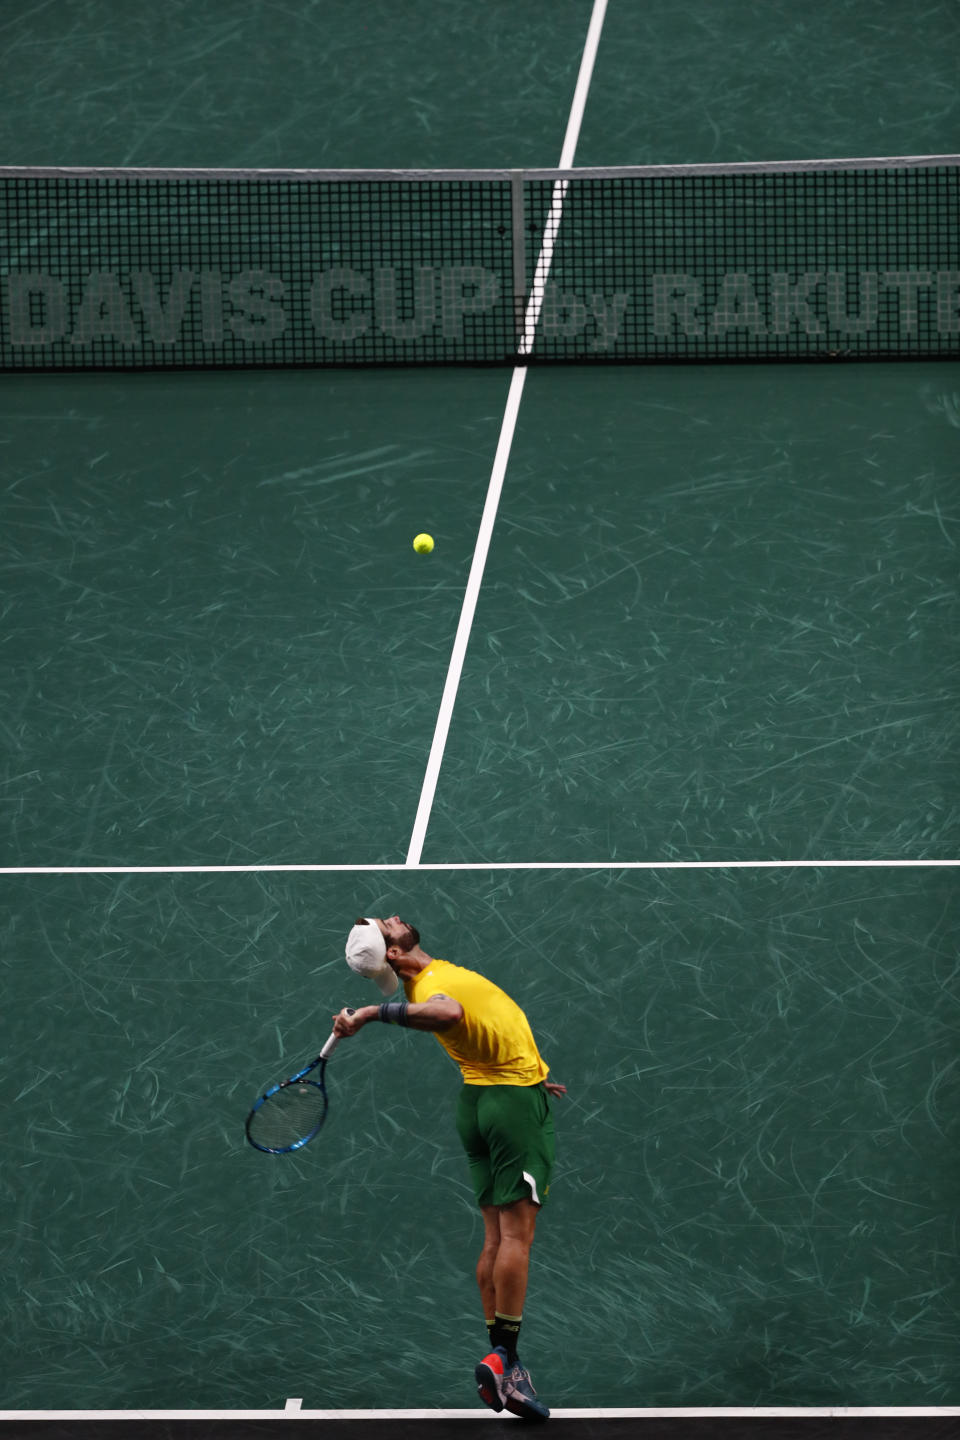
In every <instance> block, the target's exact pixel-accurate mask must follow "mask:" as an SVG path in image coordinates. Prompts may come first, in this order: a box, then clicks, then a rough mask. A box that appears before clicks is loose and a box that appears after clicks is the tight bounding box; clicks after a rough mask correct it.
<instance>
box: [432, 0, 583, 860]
mask: <svg viewBox="0 0 960 1440" xmlns="http://www.w3.org/2000/svg"><path fill="white" fill-rule="evenodd" d="M606 13H607V0H594V6H593V11H592V14H591V16H590V24H589V26H588V27H587V38H586V40H585V42H584V47H583V55H582V56H581V58H580V73H579V75H578V76H577V84H576V89H575V90H574V92H573V103H572V104H571V106H570V116H569V119H568V120H567V132H566V135H565V136H564V140H563V149H562V150H561V152H560V167H559V168H560V169H561V170H569V169H571V168H572V166H573V157H574V155H575V154H576V149H577V141H578V140H579V138H580V126H581V124H582V123H583V112H584V110H585V108H586V104H587V95H588V93H589V91H590V81H591V79H592V78H593V66H594V61H595V60H596V58H597V47H598V46H599V44H600V34H601V31H602V30H603V21H604V17H605V15H606ZM566 193H567V184H566V181H563V180H558V181H557V183H556V185H555V186H554V189H553V197H552V202H551V206H550V213H549V215H548V217H547V222H546V225H545V227H544V239H543V246H542V248H541V251H540V255H539V258H538V260H537V266H536V271H535V274H534V285H533V291H532V294H531V298H530V302H529V304H528V306H527V311H526V315H525V317H524V327H523V336H522V337H521V340H520V343H519V353H520V354H521V355H529V354H530V351H531V350H532V349H533V341H534V336H535V334H536V328H537V321H538V320H539V318H540V308H541V306H542V304H543V295H544V288H545V286H546V281H547V276H548V275H549V273H550V265H551V263H552V261H553V251H554V247H555V245H556V238H557V232H558V229H559V226H560V216H561V213H562V210H563V201H564V197H565V195H566ZM526 378H527V369H526V366H518V367H517V368H516V369H515V370H514V372H513V375H512V377H511V379H510V390H509V392H508V394H507V405H506V409H505V411H504V415H503V423H502V425H501V427H500V440H499V442H498V444H497V453H496V455H495V456H494V461H493V470H492V472H491V474H490V484H489V486H488V488H487V498H486V502H485V504H484V507H483V514H482V516H481V518H480V530H479V532H478V534H477V543H476V547H475V549H474V552H473V562H472V564H471V566H470V574H469V576H468V578H467V588H466V591H465V592H464V597H463V606H462V609H461V611H460V623H459V624H458V626H457V633H456V637H455V639H454V642H453V651H452V653H451V655H450V665H449V667H448V669H447V678H446V682H445V684H444V687H443V695H442V696H441V699H440V710H439V713H438V715H437V724H436V728H435V730H434V734H433V744H432V745H431V747H430V755H429V758H428V760H427V769H426V774H425V775H424V777H423V787H422V789H421V791H420V803H419V805H418V806H417V815H416V819H415V820H414V824H413V833H412V834H411V836H410V845H409V848H408V850H407V858H406V864H407V865H413V866H416V865H419V864H420V857H421V855H422V854H423V842H424V839H425V838H426V833H427V826H428V825H429V823H430V815H431V812H432V810H433V801H434V797H435V795H436V791H437V780H438V778H439V775H440V766H441V765H442V764H443V754H444V750H445V749H446V745H447V736H448V735H449V733H450V721H451V719H452V718H453V707H454V705H455V704H456V699H457V691H458V690H459V688H460V677H461V675H462V674H463V662H464V659H465V657H466V653H467V645H468V644H469V641H470V632H471V630H472V628H473V619H474V615H475V614H476V609H477V600H478V598H479V595H480V584H481V581H482V580H483V572H484V569H485V567H486V563H487V555H488V554H489V551H490V541H491V538H492V536H493V526H494V522H495V521H496V518H497V510H498V508H499V505H500V494H501V491H502V490H503V481H504V476H505V475H506V473H507V463H508V461H509V459H510V450H511V447H512V445H513V436H514V431H515V430H516V426H517V415H518V413H519V410H520V401H521V399H522V397H523V387H524V383H525V381H526Z"/></svg>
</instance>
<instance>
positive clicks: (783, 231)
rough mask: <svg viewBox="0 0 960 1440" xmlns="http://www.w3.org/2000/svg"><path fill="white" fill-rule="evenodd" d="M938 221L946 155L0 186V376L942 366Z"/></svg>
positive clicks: (944, 332)
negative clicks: (635, 364) (213, 370)
mask: <svg viewBox="0 0 960 1440" xmlns="http://www.w3.org/2000/svg"><path fill="white" fill-rule="evenodd" d="M958 221H960V169H958V163H957V162H956V160H955V158H954V157H939V160H938V161H936V162H935V161H933V160H931V162H930V163H916V164H915V163H910V164H903V165H897V164H886V165H881V164H880V163H879V162H870V161H858V162H855V163H854V162H851V164H850V167H849V168H836V167H835V166H826V167H825V168H817V167H816V166H810V167H796V168H783V167H781V168H779V169H778V168H776V167H752V168H749V169H747V170H744V169H743V168H742V167H740V168H739V169H737V168H732V169H730V170H726V171H725V170H721V169H710V170H709V171H707V170H704V169H702V168H701V169H699V170H698V169H696V168H695V167H690V168H687V169H685V170H683V169H678V170H664V171H661V172H656V173H654V172H651V171H636V172H630V171H615V172H614V171H611V172H603V171H595V170H590V171H580V172H566V173H565V175H564V176H563V177H559V176H558V175H557V174H556V173H555V172H543V171H538V172H532V173H531V175H529V176H523V175H521V174H520V172H517V174H516V175H514V176H513V177H511V176H510V175H509V174H506V173H504V172H489V173H487V172H468V173H467V174H465V175H453V174H450V173H448V172H434V173H428V174H426V175H424V174H416V173H410V174H409V175H407V174H404V173H403V172H397V173H395V174H389V175H383V174H374V173H372V172H356V173H354V174H353V175H349V176H345V175H343V174H340V175H336V174H335V173H333V172H331V173H330V174H324V172H311V173H309V174H307V175H304V176H302V177H291V176H290V175H287V176H284V175H283V174H282V173H279V172H278V173H270V172H256V173H252V174H247V175H231V174H229V172H205V173H204V172H189V173H188V174H185V175H183V176H172V175H171V174H170V173H168V172H154V173H151V172H148V171H131V172H127V173H118V172H110V173H106V174H104V173H98V172H94V171H91V172H70V173H64V172H52V171H46V172H45V171H16V170H11V169H7V170H0V247H2V248H0V368H2V369H5V370H58V369H107V368H109V369H145V368H151V369H155V368H162V369H168V368H196V367H208V366H212V367H222V366H243V365H251V366H272V365H314V366H316V365H328V366H335V365H344V366H346V365H353V366H355V365H384V364H515V363H516V362H517V359H518V357H520V358H522V359H523V361H524V362H527V361H532V362H538V361H544V362H546V361H554V362H564V361H574V362H578V363H584V362H589V361H621V362H622V361H681V360H692V361H724V360H727V361H729V360H802V359H823V360H829V359H843V358H892V359H902V358H905V357H912V356H917V357H920V356H923V357H928V358H934V357H938V356H942V357H946V356H956V355H957V354H958V353H960V223H958ZM524 319H525V323H526V329H524Z"/></svg>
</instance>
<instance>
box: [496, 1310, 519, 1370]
mask: <svg viewBox="0 0 960 1440" xmlns="http://www.w3.org/2000/svg"><path fill="white" fill-rule="evenodd" d="M522 1320H523V1316H522V1315H501V1314H500V1311H499V1310H498V1311H497V1314H496V1319H495V1320H494V1322H493V1325H492V1326H490V1327H489V1328H490V1340H491V1342H492V1344H493V1345H494V1346H497V1345H500V1346H502V1347H503V1349H504V1350H506V1352H507V1364H508V1365H516V1363H517V1340H518V1336H519V1334H520V1325H521V1322H522Z"/></svg>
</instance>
